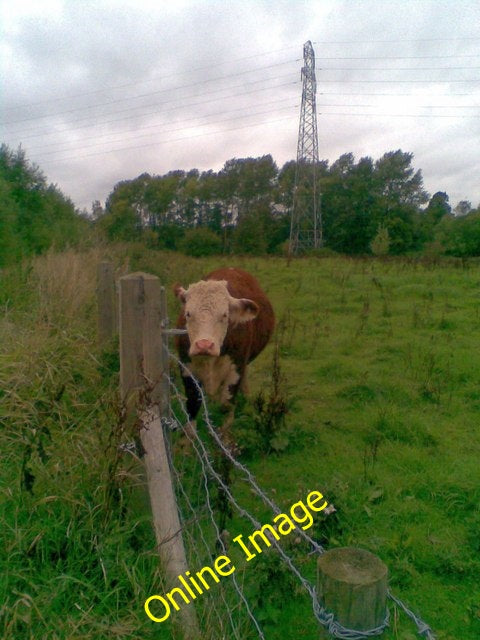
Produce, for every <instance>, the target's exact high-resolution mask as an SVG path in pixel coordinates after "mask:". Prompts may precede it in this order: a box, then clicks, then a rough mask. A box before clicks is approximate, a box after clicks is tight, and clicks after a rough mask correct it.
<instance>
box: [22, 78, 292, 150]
mask: <svg viewBox="0 0 480 640" xmlns="http://www.w3.org/2000/svg"><path fill="white" fill-rule="evenodd" d="M287 84H292V83H287ZM295 84H298V83H295ZM280 86H282V85H280ZM240 95H242V94H240ZM291 99H292V98H291V96H288V97H287V98H280V99H278V98H277V99H276V100H269V101H268V102H257V106H261V107H263V106H267V105H273V104H279V103H282V102H285V101H286V100H291ZM210 102H213V101H210ZM195 104H203V103H193V105H188V104H187V105H182V106H184V107H191V106H195ZM177 109H178V107H170V108H169V109H164V110H163V111H161V112H160V111H158V112H155V114H157V113H162V114H164V113H168V112H170V111H175V110H177ZM244 110H245V106H242V107H236V108H235V109H227V110H225V109H222V110H221V111H215V112H213V113H208V114H206V115H203V116H202V115H199V116H194V117H192V118H187V119H186V120H183V121H182V122H191V121H197V120H199V119H202V118H210V117H212V116H219V115H224V114H227V113H233V112H234V111H244ZM132 117H136V116H132ZM126 119H127V118H122V119H121V120H126ZM121 120H118V121H115V120H113V121H110V122H120V121H121ZM96 124H97V123H95V124H94V126H95V125H96ZM102 124H107V123H102ZM165 124H168V123H164V122H163V123H157V124H153V125H152V124H148V125H145V126H142V127H135V128H133V129H122V131H123V133H131V132H137V131H143V130H144V129H148V130H149V131H152V130H153V129H156V128H157V127H159V126H164V125H165ZM91 126H92V125H90V124H88V125H82V126H80V127H75V128H74V129H73V131H78V130H79V129H85V128H91ZM71 131H72V128H68V129H62V130H61V131H58V130H56V131H53V132H45V131H42V132H41V133H35V134H32V135H29V136H23V137H22V140H30V139H31V138H40V137H47V136H54V135H57V134H58V133H64V132H69V133H70V132H71ZM112 135H118V131H113V132H111V133H103V134H102V133H101V134H99V133H95V135H94V136H88V137H82V140H90V139H91V138H92V137H95V138H99V137H101V138H103V137H105V136H112Z"/></svg>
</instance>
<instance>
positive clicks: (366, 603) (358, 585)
mask: <svg viewBox="0 0 480 640" xmlns="http://www.w3.org/2000/svg"><path fill="white" fill-rule="evenodd" d="M387 579H388V569H387V567H386V565H385V564H384V563H383V562H382V561H381V560H380V558H378V557H377V556H375V555H373V553H370V552H369V551H365V550H363V549H356V548H353V547H341V548H338V549H331V550H329V551H326V552H325V553H323V554H322V555H321V556H320V557H319V558H318V573H317V593H318V598H319V601H320V603H321V604H322V605H323V606H324V607H325V609H327V611H329V612H331V613H333V614H334V616H335V619H336V620H337V621H338V622H339V623H340V624H341V625H343V626H344V627H346V628H347V629H353V630H355V631H368V630H369V629H374V628H376V627H379V626H380V625H382V624H383V622H384V620H385V612H386V598H387ZM322 634H323V635H322ZM320 637H323V638H327V637H331V635H330V634H327V632H326V631H325V630H324V629H323V627H322V628H321V633H320Z"/></svg>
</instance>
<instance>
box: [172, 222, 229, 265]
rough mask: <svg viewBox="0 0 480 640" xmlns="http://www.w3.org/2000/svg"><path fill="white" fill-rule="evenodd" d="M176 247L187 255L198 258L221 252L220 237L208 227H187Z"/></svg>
mask: <svg viewBox="0 0 480 640" xmlns="http://www.w3.org/2000/svg"><path fill="white" fill-rule="evenodd" d="M178 248H179V250H180V251H181V252H182V253H185V254H186V255H187V256H194V257H195V258H200V257H202V256H213V255H215V254H216V253H222V249H223V246H222V239H221V238H220V237H219V236H218V235H217V234H216V233H215V232H214V231H211V230H210V229H205V228H202V227H199V228H197V229H188V230H187V231H186V232H185V235H184V236H183V238H182V239H181V240H180V242H179V243H178Z"/></svg>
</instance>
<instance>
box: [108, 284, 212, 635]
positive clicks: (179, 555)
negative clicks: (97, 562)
mask: <svg viewBox="0 0 480 640" xmlns="http://www.w3.org/2000/svg"><path fill="white" fill-rule="evenodd" d="M162 290H163V287H160V282H159V280H158V278H157V277H156V276H152V275H150V274H147V273H132V274H130V275H128V276H124V277H123V278H120V385H121V392H122V398H123V400H124V402H125V403H126V405H127V407H129V406H131V405H132V400H133V401H134V402H137V404H138V398H139V396H140V398H147V399H148V403H149V405H148V407H147V408H145V407H141V408H140V410H141V412H142V414H141V419H142V422H143V427H142V428H141V432H140V437H141V441H142V445H143V448H144V450H145V455H144V462H145V468H146V474H147V483H148V491H149V495H150V504H151V508H152V515H153V524H154V529H155V536H156V540H157V545H158V551H159V554H160V558H161V561H162V565H163V567H164V570H165V574H166V582H167V587H168V588H172V587H173V586H178V576H179V575H181V574H184V573H185V572H186V571H188V566H187V561H186V556H185V548H184V545H183V538H182V532H181V525H180V519H179V515H178V509H177V503H176V500H175V493H174V489H173V482H172V478H171V475H170V468H169V464H168V458H167V451H166V445H165V440H164V434H163V427H162V418H164V417H168V416H169V413H170V407H169V393H168V389H169V382H168V377H167V376H168V353H167V351H166V343H165V339H166V338H165V337H164V336H163V335H162V328H163V323H164V321H165V319H166V306H165V292H164V290H163V291H162ZM140 404H141V403H140ZM150 595H153V594H145V599H146V598H147V597H148V596H150ZM172 620H173V623H174V628H175V629H176V631H177V633H178V632H179V633H180V637H183V638H184V639H185V640H199V639H200V637H201V636H200V633H199V630H198V623H197V618H196V613H195V609H194V606H193V605H192V604H189V605H186V606H182V607H181V608H180V610H179V611H178V612H175V611H174V612H173V614H172Z"/></svg>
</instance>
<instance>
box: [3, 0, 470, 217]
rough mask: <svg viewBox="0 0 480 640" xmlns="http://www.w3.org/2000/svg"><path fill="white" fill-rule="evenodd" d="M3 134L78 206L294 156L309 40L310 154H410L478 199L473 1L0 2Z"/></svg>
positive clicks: (435, 178)
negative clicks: (131, 189)
mask: <svg viewBox="0 0 480 640" xmlns="http://www.w3.org/2000/svg"><path fill="white" fill-rule="evenodd" d="M0 7H1V15H0V20H1V26H0V30H1V31H0V33H1V38H0V65H1V76H2V89H1V93H0V107H1V113H0V115H1V123H2V125H1V135H0V140H1V141H2V142H5V143H7V144H8V145H9V146H10V147H11V148H14V149H16V148H17V147H18V146H19V145H21V146H22V148H23V149H24V150H25V152H26V154H27V157H28V158H29V159H30V160H31V161H32V162H34V163H36V164H37V165H39V167H40V168H41V169H42V171H43V172H44V173H45V175H46V176H47V179H48V181H49V182H52V183H54V184H56V185H57V186H58V187H59V188H60V189H61V190H62V191H63V192H64V194H65V195H67V196H68V197H70V198H71V199H72V200H73V202H74V203H75V205H76V206H77V207H78V208H79V209H87V211H90V210H91V205H92V202H93V201H94V200H100V201H101V202H102V203H104V201H105V199H106V198H107V197H108V195H109V193H110V192H111V191H112V189H113V187H114V185H115V184H116V183H117V182H119V181H121V180H128V179H133V178H135V177H137V176H138V175H140V174H142V173H145V172H148V173H150V174H152V175H153V174H157V175H162V174H164V173H167V172H168V171H171V170H175V169H184V170H189V169H192V168H197V169H199V170H200V171H203V170H209V169H213V170H215V171H218V170H220V169H221V168H222V166H223V165H224V163H225V161H226V160H228V159H231V158H246V157H258V156H262V155H265V154H271V155H272V156H273V158H274V160H275V161H276V162H277V164H278V165H279V166H280V167H281V166H282V165H283V164H284V163H285V162H286V161H288V160H292V159H295V157H296V149H297V136H298V123H299V114H300V104H301V93H302V84H301V67H302V64H303V44H304V43H305V42H306V41H307V40H310V41H311V42H312V43H313V48H314V51H315V56H316V78H317V123H318V138H319V157H320V159H324V160H328V161H329V162H330V163H333V162H334V161H335V160H336V159H337V158H338V157H339V156H341V155H342V154H344V153H350V152H351V153H353V154H354V156H355V159H356V160H357V161H358V160H359V159H360V158H361V157H364V156H370V157H372V158H374V159H378V158H380V157H381V156H382V155H383V154H384V153H386V152H388V151H394V150H396V149H402V150H403V151H405V152H410V153H413V154H414V159H413V166H414V167H415V169H421V170H422V174H423V178H424V186H425V188H426V189H427V191H428V192H429V193H430V194H431V195H433V194H434V193H435V192H437V191H445V192H446V193H447V194H448V195H449V198H450V204H451V205H452V206H453V207H454V206H455V205H456V204H457V203H458V202H459V201H460V200H468V201H470V202H471V203H472V205H473V206H474V207H476V206H477V205H479V204H480V3H479V2H478V0H311V1H310V0H304V1H302V0H289V1H287V0H274V1H273V0H241V1H233V0H201V1H198V0H195V1H194V0H176V1H175V2H171V0H169V1H168V2H165V1H163V0H155V1H153V0H152V1H150V0H133V1H126V0H94V1H90V0H31V1H27V0H15V2H12V1H11V0H0Z"/></svg>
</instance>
